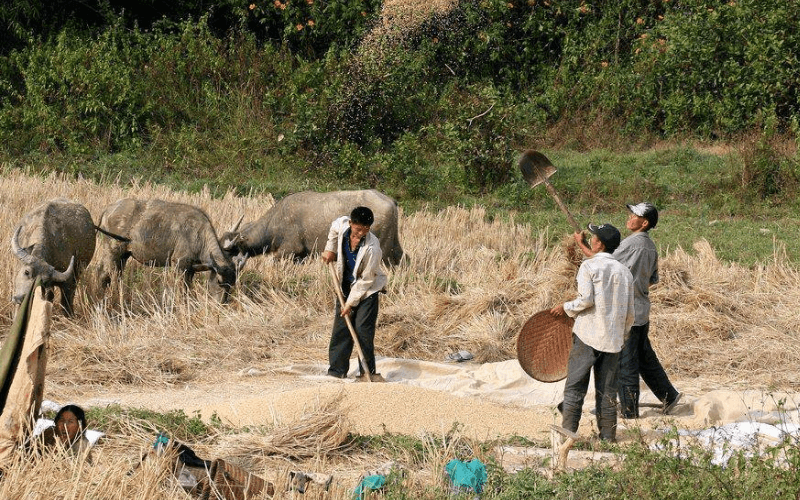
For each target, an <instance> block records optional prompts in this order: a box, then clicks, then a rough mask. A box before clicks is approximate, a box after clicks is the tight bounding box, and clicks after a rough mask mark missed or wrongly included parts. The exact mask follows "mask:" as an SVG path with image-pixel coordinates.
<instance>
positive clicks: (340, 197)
mask: <svg viewBox="0 0 800 500" xmlns="http://www.w3.org/2000/svg"><path fill="white" fill-rule="evenodd" d="M357 206H366V207H369V208H370V209H372V212H373V213H374V214H375V222H374V223H373V224H372V232H374V233H375V235H376V236H377V237H378V239H379V240H380V242H381V250H382V251H383V261H384V262H385V263H387V264H398V263H399V262H400V259H401V258H402V257H403V249H402V248H401V247H400V240H399V238H398V235H397V224H398V210H397V202H396V201H395V200H394V199H392V198H390V197H389V196H386V195H385V194H383V193H381V192H379V191H376V190H374V189H365V190H361V191H333V192H329V193H316V192H313V191H303V192H300V193H295V194H291V195H289V196H287V197H285V198H283V199H281V200H280V201H278V202H277V203H276V204H275V205H274V206H273V207H272V208H270V209H269V210H267V212H266V213H265V214H264V215H262V216H261V218H260V219H258V220H255V221H252V222H249V223H246V224H244V226H242V228H241V230H239V231H229V232H227V233H225V234H223V235H222V247H223V248H224V249H225V251H226V252H228V253H229V254H231V255H233V254H241V255H248V256H251V257H252V256H255V255H261V254H264V253H275V255H277V256H278V257H286V256H292V257H294V258H295V259H296V260H300V259H303V258H305V257H306V256H308V255H311V254H315V253H319V252H321V251H322V250H324V249H325V243H326V242H327V241H328V230H329V229H330V226H331V222H333V220H334V219H336V218H337V217H341V216H342V215H350V212H351V211H352V210H353V209H354V208H355V207H357Z"/></svg>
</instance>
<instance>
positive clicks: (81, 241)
mask: <svg viewBox="0 0 800 500" xmlns="http://www.w3.org/2000/svg"><path fill="white" fill-rule="evenodd" d="M95 228H96V226H95V225H94V222H92V216H91V214H90V213H89V211H88V210H87V209H86V207H84V206H83V205H81V204H79V203H75V202H72V201H69V200H65V199H63V198H58V199H54V200H50V201H47V202H45V203H43V204H41V205H39V206H38V207H36V208H34V209H33V210H31V211H30V212H28V213H27V214H25V216H23V218H22V220H21V221H20V223H19V226H17V229H16V230H15V231H14V236H12V237H11V251H12V252H13V253H14V255H15V256H16V257H17V258H18V259H19V260H20V261H22V267H21V268H20V269H19V271H17V275H16V277H15V278H14V296H13V298H12V300H13V301H14V303H16V304H19V303H20V302H22V299H23V298H24V297H25V294H27V293H28V290H30V288H31V286H33V283H34V281H35V280H36V278H37V277H41V278H42V284H43V285H44V286H45V289H46V292H45V293H46V298H47V300H50V301H52V300H53V296H54V293H53V287H59V288H60V289H61V305H62V306H63V307H64V311H65V312H66V314H67V315H69V316H71V315H72V314H73V309H72V301H73V298H74V297H75V286H76V284H77V282H78V279H79V278H80V275H81V273H82V272H83V270H84V269H86V266H87V265H89V261H91V260H92V256H93V255H94V246H95ZM59 269H64V271H59Z"/></svg>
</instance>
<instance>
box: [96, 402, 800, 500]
mask: <svg viewBox="0 0 800 500" xmlns="http://www.w3.org/2000/svg"><path fill="white" fill-rule="evenodd" d="M87 420H88V421H89V422H90V424H91V427H92V428H95V429H98V430H101V431H103V432H106V433H109V434H119V433H124V432H125V429H129V428H130V427H129V426H130V422H131V421H135V422H138V423H139V424H140V425H141V426H142V427H144V428H147V427H150V428H153V429H158V430H159V431H165V432H167V434H168V435H170V436H171V437H174V438H177V439H180V440H181V441H184V442H185V443H187V444H188V445H190V446H191V445H192V443H193V442H196V441H199V440H207V439H208V438H210V437H213V435H214V434H215V433H214V432H213V431H214V430H215V429H216V430H219V428H220V426H219V425H218V422H217V423H212V424H211V425H210V426H209V425H207V424H203V423H202V422H201V421H200V420H199V418H198V417H190V416H187V415H185V414H184V413H183V412H181V411H171V412H168V413H158V412H154V411H150V410H137V409H127V408H122V407H119V406H109V407H107V408H92V409H90V410H89V412H88V414H87ZM225 430H226V432H227V433H236V432H238V431H237V429H235V428H227V429H225ZM246 430H247V429H244V431H246ZM454 430H455V428H454ZM154 436H155V434H154ZM676 437H677V434H676V430H675V429H673V430H672V432H668V433H667V434H666V435H665V436H664V437H663V438H662V439H661V441H660V443H659V444H660V447H661V450H662V451H654V450H652V449H651V448H649V447H648V446H646V445H645V444H643V442H642V441H639V440H634V441H633V442H631V443H629V444H625V445H619V444H616V445H612V446H611V447H608V446H605V447H602V449H601V450H598V451H613V452H616V453H621V454H622V455H624V460H622V461H621V462H620V465H619V466H618V467H616V468H611V467H607V466H602V465H595V466H591V467H589V468H586V469H582V470H576V471H570V472H567V473H558V474H556V475H555V476H554V477H553V478H548V477H546V476H545V475H543V474H542V473H541V472H540V471H539V470H537V469H536V468H526V469H523V470H521V471H519V472H516V473H508V472H506V471H505V470H504V469H503V468H502V467H500V466H499V464H497V463H496V462H495V461H494V459H493V458H491V456H490V450H491V449H492V448H493V447H494V446H496V445H498V444H506V445H516V446H538V447H545V448H546V447H548V446H549V443H532V442H530V441H529V440H526V439H524V438H519V437H510V438H508V439H506V440H504V441H503V442H496V441H492V442H486V443H476V442H472V441H470V440H467V439H465V438H463V437H458V436H456V435H455V434H452V433H447V434H446V435H445V436H443V437H442V436H440V437H439V438H434V437H427V438H425V437H423V438H420V437H412V436H405V435H397V434H390V433H384V434H382V435H374V436H360V435H353V436H351V438H352V439H353V441H354V444H355V447H354V451H353V453H355V454H356V455H357V456H361V455H363V454H368V455H369V454H379V455H382V456H388V457H391V458H392V459H393V460H394V461H395V462H396V463H398V464H400V465H401V466H402V467H405V468H406V469H408V470H419V469H422V468H426V467H432V466H438V465H441V464H444V463H446V462H447V461H449V460H450V459H452V458H459V459H462V460H463V459H471V458H472V457H474V456H475V454H476V453H477V454H479V455H481V456H483V457H484V458H483V460H482V461H483V462H484V465H485V466H486V468H487V473H488V479H487V483H486V485H485V487H484V492H483V494H482V495H481V498H484V499H497V500H506V499H508V500H511V499H520V498H525V499H556V500H562V499H563V500H568V499H574V498H592V499H609V500H610V499H614V500H618V499H622V500H625V499H631V500H634V499H636V500H640V499H641V500H661V499H687V500H690V499H692V500H693V499H696V498H703V499H709V500H715V499H752V498H775V499H784V498H785V499H795V498H797V495H798V493H800V474H798V472H800V447H798V445H797V443H795V442H793V441H792V440H791V439H790V440H787V441H785V442H782V443H777V444H776V445H774V446H773V445H769V446H768V445H766V444H765V445H763V446H762V448H761V451H762V452H764V453H763V454H762V456H761V458H752V457H748V456H746V455H745V454H743V453H734V454H733V455H732V458H731V459H730V460H729V461H728V463H727V466H725V467H723V466H721V465H719V464H715V463H714V462H713V460H712V459H713V455H712V454H711V453H710V452H709V451H708V450H705V449H702V448H700V447H697V446H695V447H681V449H680V451H679V450H678V449H677V448H676V446H675V444H674V443H675V442H676V441H675V438H676ZM579 444H580V445H581V446H580V448H586V447H587V446H589V445H588V444H587V443H579ZM100 446H102V444H101V445H100ZM576 449H578V448H576ZM433 464H437V465H433ZM539 467H540V468H546V467H547V463H545V462H542V463H541V464H539ZM430 472H431V473H432V474H434V475H435V474H437V473H439V472H437V471H430ZM441 472H442V473H443V471H441ZM388 479H389V480H388V482H387V488H386V491H385V493H384V497H385V498H386V499H387V500H398V499H406V498H428V499H431V500H438V499H442V500H444V499H448V498H453V497H452V496H450V492H449V491H447V489H446V488H445V490H444V491H443V490H442V489H441V488H439V487H438V486H436V485H435V484H415V486H414V489H412V490H409V489H408V484H409V483H407V482H404V481H403V478H402V476H401V475H397V476H396V477H393V476H392V475H390V477H389V478H388ZM473 496H474V495H468V494H466V493H461V494H460V495H458V496H456V497H455V498H465V499H466V498H472V497H473Z"/></svg>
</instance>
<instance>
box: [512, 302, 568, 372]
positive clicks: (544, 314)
mask: <svg viewBox="0 0 800 500" xmlns="http://www.w3.org/2000/svg"><path fill="white" fill-rule="evenodd" d="M574 322H575V321H574V320H573V319H572V318H570V317H569V316H567V315H566V314H565V315H563V316H554V315H553V314H551V313H550V310H549V309H545V310H544V311H539V312H538V313H536V314H534V315H533V316H531V317H530V319H529V320H528V321H527V322H526V323H525V325H524V326H523V327H522V330H521V331H520V332H519V337H517V359H518V360H519V364H520V366H521V367H522V369H523V370H525V373H527V374H528V375H530V376H531V377H533V378H535V379H536V380H538V381H540V382H558V381H559V380H562V379H564V378H566V377H567V361H568V360H569V350H570V348H572V325H573V323H574Z"/></svg>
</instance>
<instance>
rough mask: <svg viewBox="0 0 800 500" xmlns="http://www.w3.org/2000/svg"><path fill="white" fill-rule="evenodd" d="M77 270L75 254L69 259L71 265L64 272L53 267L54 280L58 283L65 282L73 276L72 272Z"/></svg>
mask: <svg viewBox="0 0 800 500" xmlns="http://www.w3.org/2000/svg"><path fill="white" fill-rule="evenodd" d="M74 270H75V256H74V255H73V256H72V258H71V259H70V260H69V267H68V268H67V270H66V271H64V272H63V273H62V272H61V271H56V270H55V269H53V278H52V279H53V281H54V282H56V283H65V282H67V281H68V280H69V279H71V278H72V273H73V271H74Z"/></svg>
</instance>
